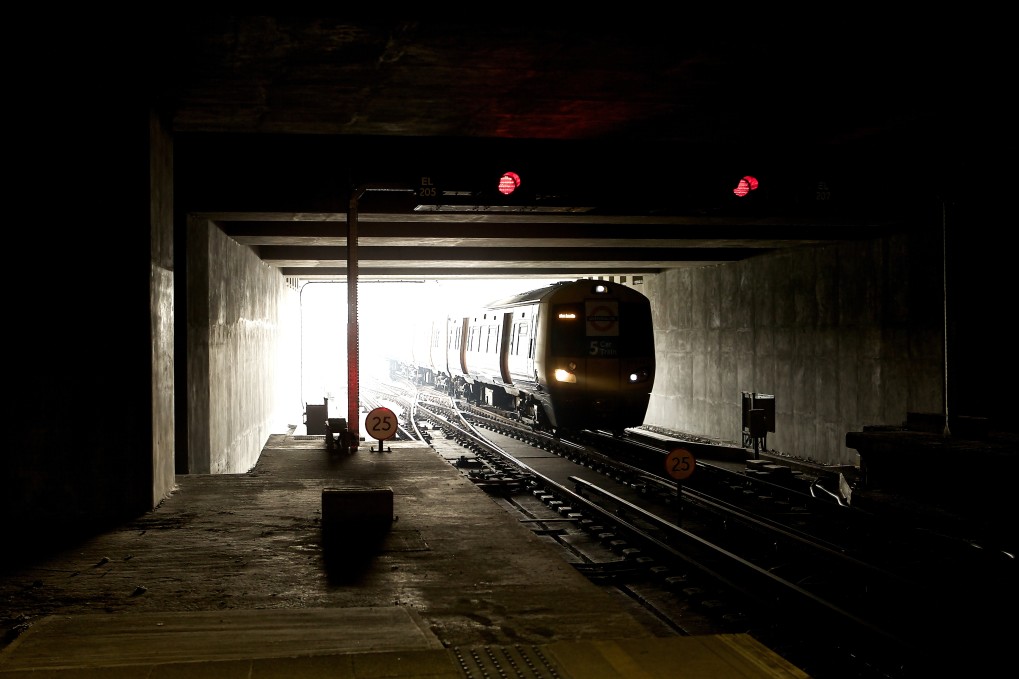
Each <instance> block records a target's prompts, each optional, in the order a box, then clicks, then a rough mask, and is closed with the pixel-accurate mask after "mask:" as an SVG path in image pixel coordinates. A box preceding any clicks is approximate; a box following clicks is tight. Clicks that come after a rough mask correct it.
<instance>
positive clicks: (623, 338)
mask: <svg viewBox="0 0 1019 679" xmlns="http://www.w3.org/2000/svg"><path fill="white" fill-rule="evenodd" d="M544 302H545V305H544V306H546V308H545V309H544V310H543V311H544V314H543V316H544V319H545V321H546V322H547V324H548V325H547V326H546V331H545V332H541V333H539V334H540V336H541V337H543V338H545V340H546V346H545V347H543V351H539V357H540V360H541V362H542V370H541V373H542V376H543V377H544V378H545V385H546V387H547V389H548V391H549V396H550V401H551V403H552V406H553V410H554V412H552V413H550V414H549V415H550V419H552V421H553V425H554V426H555V427H556V428H557V429H565V430H581V429H601V430H605V431H611V432H613V433H617V434H618V433H621V432H622V431H623V430H624V429H626V428H627V427H637V426H640V425H642V424H643V423H644V416H645V415H646V414H647V407H648V402H649V401H650V399H651V388H652V387H653V386H654V378H655V346H654V329H653V327H652V322H651V303H650V300H648V298H647V297H645V296H644V295H643V294H641V293H640V292H638V291H637V290H634V289H633V288H628V287H626V286H625V285H622V284H615V283H606V282H604V281H577V282H576V283H575V284H572V285H569V286H565V287H563V288H561V289H559V290H557V291H556V292H554V293H553V294H551V295H550V296H549V297H548V298H546V300H544Z"/></svg>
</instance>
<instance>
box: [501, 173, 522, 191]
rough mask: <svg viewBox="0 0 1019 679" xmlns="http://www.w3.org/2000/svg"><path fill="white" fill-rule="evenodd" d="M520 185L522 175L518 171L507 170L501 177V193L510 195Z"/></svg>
mask: <svg viewBox="0 0 1019 679" xmlns="http://www.w3.org/2000/svg"><path fill="white" fill-rule="evenodd" d="M518 186H520V175H518V174H517V173H516V172H505V173H503V175H502V177H500V178H499V193H501V194H503V195H504V196H508V195H510V194H511V193H513V192H514V191H516V190H517V187H518Z"/></svg>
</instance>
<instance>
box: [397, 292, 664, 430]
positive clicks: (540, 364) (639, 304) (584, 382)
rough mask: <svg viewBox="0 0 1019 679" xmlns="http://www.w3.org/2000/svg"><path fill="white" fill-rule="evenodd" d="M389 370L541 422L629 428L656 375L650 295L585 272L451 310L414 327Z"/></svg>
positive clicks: (543, 425)
mask: <svg viewBox="0 0 1019 679" xmlns="http://www.w3.org/2000/svg"><path fill="white" fill-rule="evenodd" d="M408 341H409V344H410V348H409V350H408V351H407V354H406V355H405V356H403V357H396V358H393V359H391V360H390V366H391V367H390V370H391V373H394V374H395V375H394V376H396V375H399V376H402V377H405V378H410V379H412V380H413V381H414V382H416V383H417V384H423V385H431V386H434V387H436V388H438V389H441V390H443V391H445V392H447V393H449V394H450V395H451V396H455V397H458V398H462V399H465V400H466V401H468V402H469V403H474V404H478V405H487V406H492V407H495V408H500V409H503V410H507V411H512V412H513V413H515V416H516V417H518V418H519V419H521V420H522V421H524V422H526V423H529V424H530V425H531V426H532V428H533V429H535V430H541V431H546V432H550V433H552V434H556V435H558V434H561V433H563V432H565V431H581V430H585V429H597V430H601V431H610V432H612V433H613V434H615V435H622V434H623V433H624V431H625V430H626V429H627V428H629V427H638V426H640V425H642V424H643V423H644V417H645V415H646V414H647V407H648V403H649V401H650V398H651V390H652V387H653V386H654V380H655V342H654V328H653V325H652V316H651V303H650V300H649V299H648V298H647V297H646V296H645V295H644V294H642V293H641V292H640V291H638V290H636V289H634V288H632V287H628V286H626V285H625V284H622V283H615V282H606V281H601V280H589V279H579V280H570V281H560V282H557V283H554V284H552V285H548V286H546V287H541V288H538V289H535V290H530V291H528V292H523V293H520V294H516V295H512V296H510V297H506V298H503V299H499V300H496V301H493V302H490V303H489V304H486V305H484V306H483V308H480V309H478V310H476V311H474V312H473V313H470V314H467V315H459V314H450V313H444V314H440V315H438V317H436V318H433V319H431V320H429V321H427V322H424V323H422V324H420V326H418V327H417V328H416V329H415V330H414V331H413V332H411V333H409V337H408Z"/></svg>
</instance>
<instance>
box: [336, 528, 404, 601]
mask: <svg viewBox="0 0 1019 679" xmlns="http://www.w3.org/2000/svg"><path fill="white" fill-rule="evenodd" d="M390 527H391V524H390V523H389V522H386V523H385V524H384V525H383V523H382V522H376V523H375V524H371V523H369V524H362V525H356V526H355V525H345V524H334V525H325V524H324V525H323V526H322V558H323V562H324V563H325V569H326V577H327V578H328V580H329V582H330V583H331V584H334V585H351V584H357V583H358V582H360V581H361V580H362V579H363V578H364V577H365V575H367V574H368V572H369V571H370V569H371V568H372V564H373V563H374V561H375V558H376V557H377V556H378V555H379V554H380V553H381V552H382V551H383V547H384V545H385V542H386V537H387V536H388V535H389V531H390Z"/></svg>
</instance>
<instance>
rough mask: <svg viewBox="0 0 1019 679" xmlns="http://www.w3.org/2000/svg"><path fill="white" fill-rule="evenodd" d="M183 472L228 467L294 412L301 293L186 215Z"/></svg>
mask: <svg viewBox="0 0 1019 679" xmlns="http://www.w3.org/2000/svg"><path fill="white" fill-rule="evenodd" d="M187 296H188V319H187V322H188V332H187V344H188V352H187V360H188V366H187V368H188V369H187V375H188V384H187V392H188V393H187V412H188V427H187V430H188V442H187V443H188V473H192V474H235V473H242V472H245V471H248V470H249V469H251V468H252V467H253V466H254V465H255V463H256V462H257V461H258V456H259V455H260V454H261V452H262V447H263V446H264V445H265V442H266V440H268V438H269V435H270V434H278V433H286V431H287V426H288V424H291V423H297V422H300V421H301V416H302V406H301V396H300V370H301V364H300V332H301V318H300V296H299V294H298V292H297V290H296V288H295V287H294V286H292V285H291V284H289V283H288V281H287V280H286V279H285V278H284V277H283V276H282V275H281V274H280V273H279V271H278V270H277V269H274V268H272V267H270V266H268V265H266V264H265V263H264V262H262V261H261V260H260V259H259V258H258V257H257V256H256V255H255V253H253V252H252V251H251V248H249V247H247V246H243V245H240V244H238V243H237V242H236V241H234V240H232V239H231V238H229V237H228V236H227V235H225V234H224V233H223V232H222V231H221V230H220V229H219V227H217V226H216V225H215V224H213V223H211V222H209V221H208V220H205V219H202V218H199V217H191V218H189V219H188V293H187Z"/></svg>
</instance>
